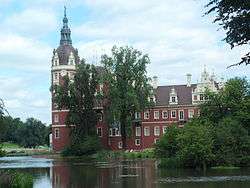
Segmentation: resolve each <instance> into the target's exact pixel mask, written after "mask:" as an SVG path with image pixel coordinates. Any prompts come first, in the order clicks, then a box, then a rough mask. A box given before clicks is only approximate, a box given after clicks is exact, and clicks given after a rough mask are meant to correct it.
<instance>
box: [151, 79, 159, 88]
mask: <svg viewBox="0 0 250 188" xmlns="http://www.w3.org/2000/svg"><path fill="white" fill-rule="evenodd" d="M152 86H153V89H157V86H158V77H157V76H154V77H153V81H152Z"/></svg>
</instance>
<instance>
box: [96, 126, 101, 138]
mask: <svg viewBox="0 0 250 188" xmlns="http://www.w3.org/2000/svg"><path fill="white" fill-rule="evenodd" d="M98 130H100V133H101V134H100V135H98V133H99V131H98ZM96 134H97V136H98V137H102V127H97V128H96Z"/></svg>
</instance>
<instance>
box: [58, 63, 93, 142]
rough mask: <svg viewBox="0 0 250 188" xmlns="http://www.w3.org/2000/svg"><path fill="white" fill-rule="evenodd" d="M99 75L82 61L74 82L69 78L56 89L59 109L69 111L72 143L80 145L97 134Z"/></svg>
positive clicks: (67, 122)
mask: <svg viewBox="0 0 250 188" xmlns="http://www.w3.org/2000/svg"><path fill="white" fill-rule="evenodd" d="M97 84H98V73H97V70H96V68H95V66H93V65H89V64H86V63H85V62H84V61H81V63H80V64H79V65H77V68H76V73H75V76H74V79H73V81H71V80H70V79H69V77H68V76H65V77H64V78H63V83H62V84H61V85H60V86H54V87H55V102H56V103H57V105H58V108H59V109H68V110H69V112H68V115H67V118H66V124H67V125H74V127H73V128H72V134H71V136H72V142H74V143H79V142H80V141H81V140H82V139H83V138H84V137H87V136H92V135H94V134H95V125H96V123H97V114H96V111H95V109H94V104H95V93H96V89H97Z"/></svg>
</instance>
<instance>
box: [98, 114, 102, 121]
mask: <svg viewBox="0 0 250 188" xmlns="http://www.w3.org/2000/svg"><path fill="white" fill-rule="evenodd" d="M97 119H98V121H102V113H98V114H97Z"/></svg>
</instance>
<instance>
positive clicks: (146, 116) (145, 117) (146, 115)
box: [144, 111, 149, 119]
mask: <svg viewBox="0 0 250 188" xmlns="http://www.w3.org/2000/svg"><path fill="white" fill-rule="evenodd" d="M144 119H149V111H147V112H144Z"/></svg>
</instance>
